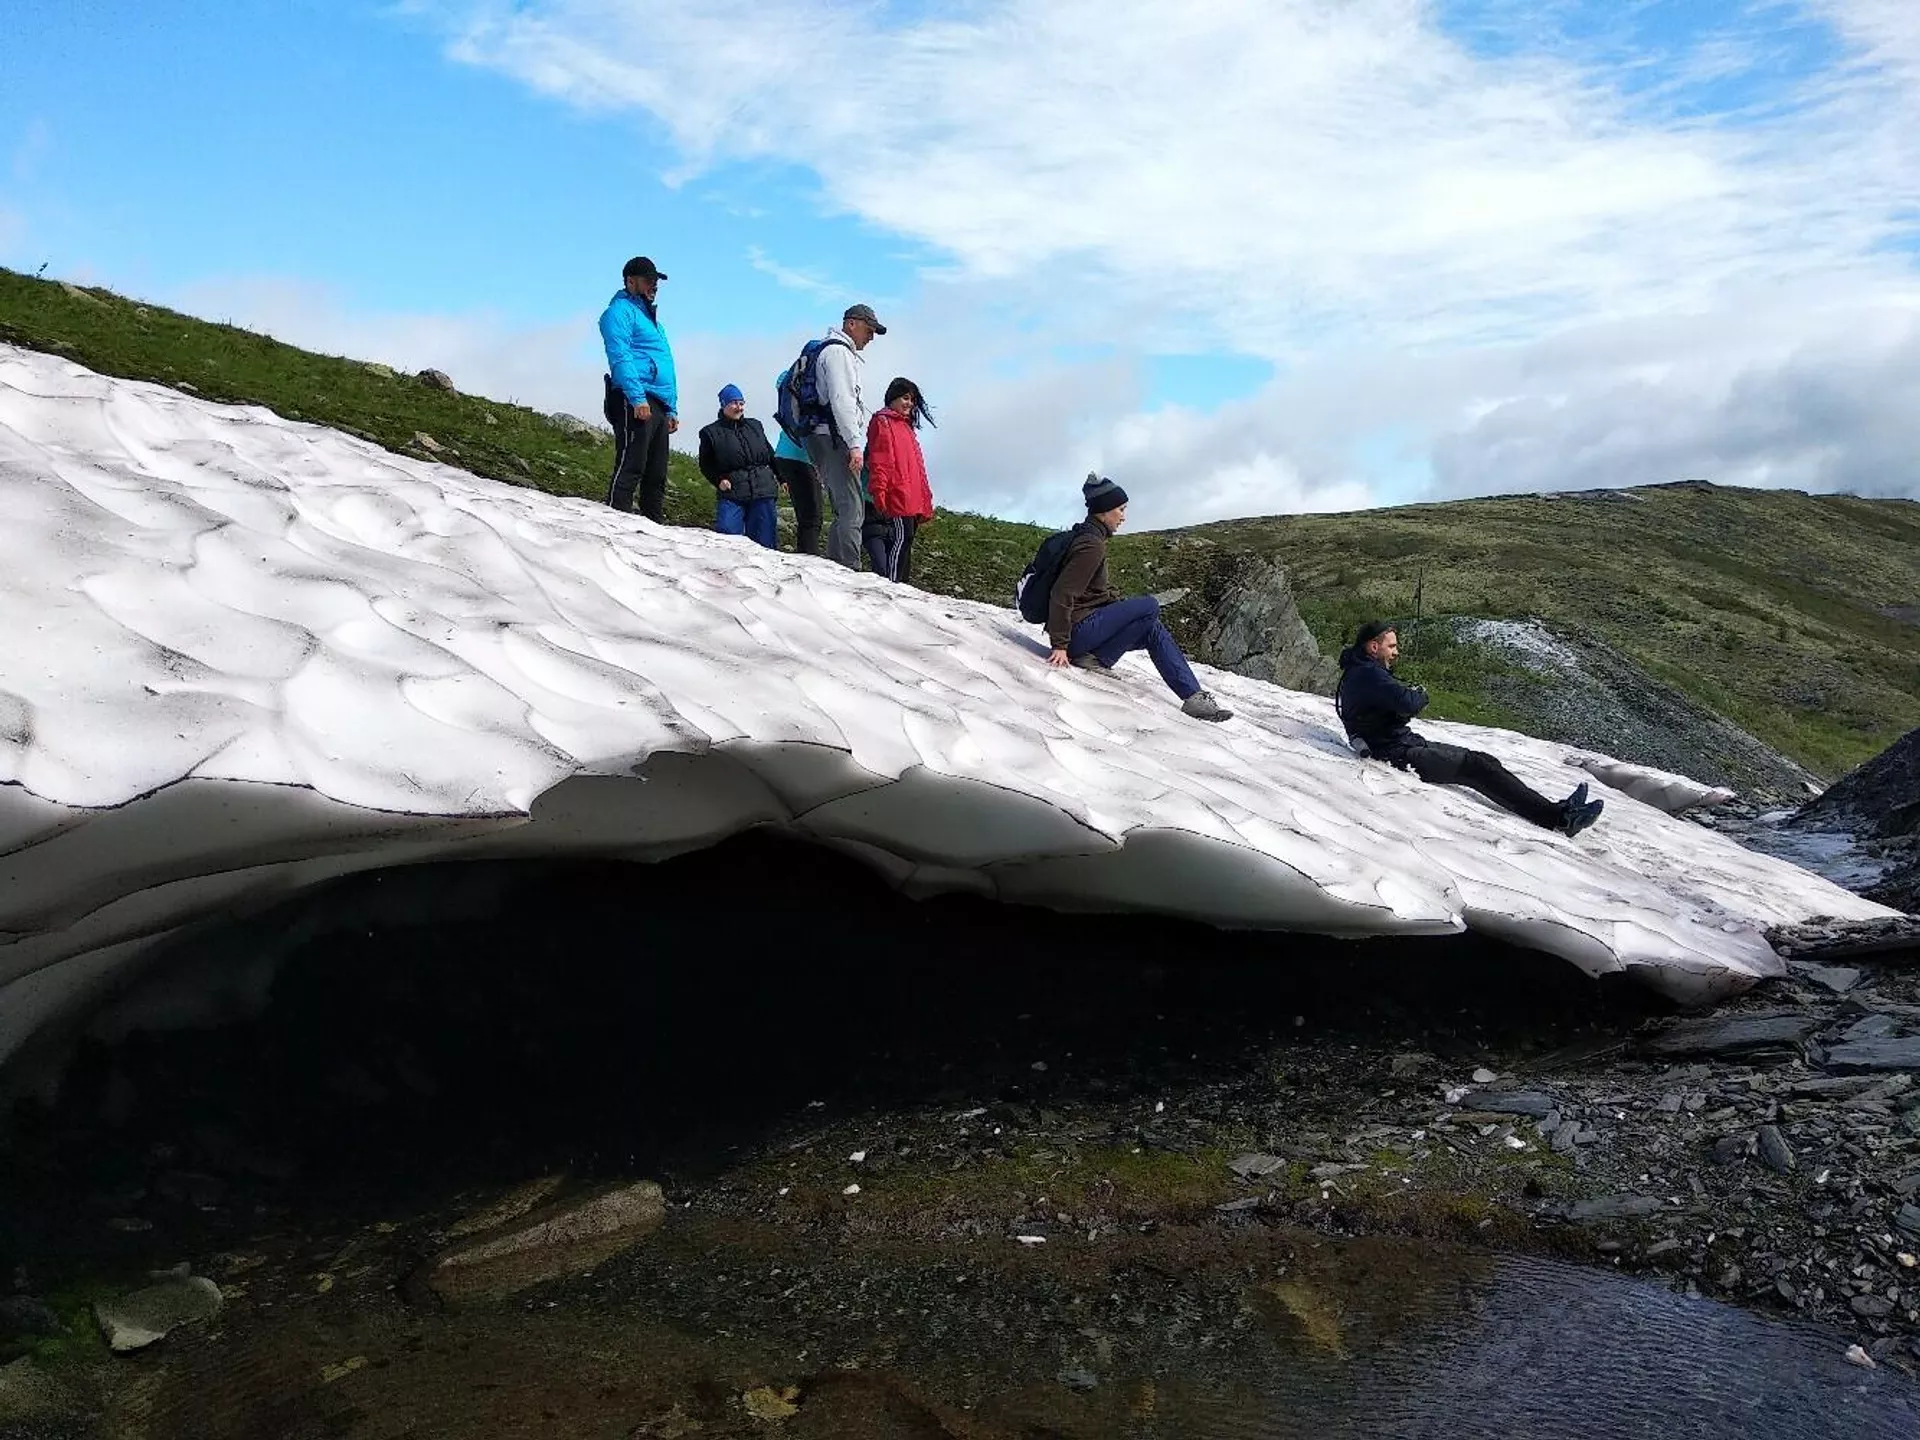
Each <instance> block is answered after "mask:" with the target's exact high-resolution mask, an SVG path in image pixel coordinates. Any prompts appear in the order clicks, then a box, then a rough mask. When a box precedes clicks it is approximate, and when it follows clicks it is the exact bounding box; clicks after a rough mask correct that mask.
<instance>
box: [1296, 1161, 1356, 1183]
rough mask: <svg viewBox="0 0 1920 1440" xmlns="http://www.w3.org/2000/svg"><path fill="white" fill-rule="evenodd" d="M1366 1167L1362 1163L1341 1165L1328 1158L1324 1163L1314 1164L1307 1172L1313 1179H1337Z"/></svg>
mask: <svg viewBox="0 0 1920 1440" xmlns="http://www.w3.org/2000/svg"><path fill="white" fill-rule="evenodd" d="M1366 1168H1367V1167H1366V1166H1364V1165H1341V1164H1338V1163H1336V1162H1334V1161H1331V1160H1329V1161H1327V1162H1326V1163H1325V1164H1324V1165H1316V1166H1314V1167H1313V1168H1312V1169H1311V1170H1309V1171H1308V1172H1307V1174H1308V1176H1309V1177H1310V1178H1312V1179H1314V1180H1338V1179H1339V1178H1340V1177H1341V1176H1342V1175H1351V1174H1352V1173H1353V1172H1354V1171H1356V1170H1364V1169H1366Z"/></svg>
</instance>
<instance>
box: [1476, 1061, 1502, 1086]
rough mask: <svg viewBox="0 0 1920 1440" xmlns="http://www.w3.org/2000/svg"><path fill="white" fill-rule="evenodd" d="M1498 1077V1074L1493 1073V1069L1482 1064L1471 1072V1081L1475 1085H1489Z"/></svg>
mask: <svg viewBox="0 0 1920 1440" xmlns="http://www.w3.org/2000/svg"><path fill="white" fill-rule="evenodd" d="M1499 1078H1500V1077H1499V1076H1498V1075H1496V1074H1494V1073H1493V1071H1491V1070H1489V1069H1487V1068H1486V1067H1485V1066H1484V1065H1483V1066H1481V1067H1480V1068H1479V1069H1478V1070H1476V1071H1474V1072H1473V1083H1474V1084H1476V1085H1491V1084H1493V1082H1494V1081H1496V1080H1498V1079H1499Z"/></svg>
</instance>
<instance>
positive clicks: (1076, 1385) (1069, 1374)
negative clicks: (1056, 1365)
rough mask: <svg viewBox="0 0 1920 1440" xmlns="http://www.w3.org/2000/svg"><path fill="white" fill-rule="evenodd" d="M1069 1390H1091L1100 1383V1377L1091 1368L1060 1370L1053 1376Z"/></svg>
mask: <svg viewBox="0 0 1920 1440" xmlns="http://www.w3.org/2000/svg"><path fill="white" fill-rule="evenodd" d="M1054 1378H1055V1379H1057V1380H1058V1381H1059V1382H1060V1383H1061V1384H1062V1385H1064V1386H1066V1387H1067V1389H1069V1390H1082V1391H1085V1390H1092V1389H1094V1388H1095V1387H1097V1386H1098V1385H1099V1384H1100V1377H1099V1376H1098V1375H1095V1374H1094V1373H1093V1372H1092V1371H1091V1370H1086V1369H1081V1368H1078V1367H1076V1368H1074V1369H1071V1370H1062V1371H1061V1372H1060V1373H1059V1374H1058V1375H1057V1376H1055V1377H1054Z"/></svg>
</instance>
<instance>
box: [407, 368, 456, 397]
mask: <svg viewBox="0 0 1920 1440" xmlns="http://www.w3.org/2000/svg"><path fill="white" fill-rule="evenodd" d="M414 378H415V379H417V380H418V381H419V382H420V383H421V384H422V385H424V386H426V387H427V388H428V389H429V390H444V391H446V393H447V394H449V395H457V394H459V393H460V392H459V391H457V390H455V389H454V388H453V381H452V379H451V378H449V377H448V375H447V372H446V371H444V370H422V371H421V372H420V373H419V374H418V375H417V376H415V377H414Z"/></svg>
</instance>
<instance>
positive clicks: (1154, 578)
mask: <svg viewBox="0 0 1920 1440" xmlns="http://www.w3.org/2000/svg"><path fill="white" fill-rule="evenodd" d="M0 340H5V341H10V342H12V343H14V344H19V345H25V346H29V347H32V348H34V349H39V350H49V351H53V352H55V353H58V354H62V355H66V356H68V357H70V358H72V359H74V360H77V361H79V362H80V363H82V364H84V365H87V366H89V367H91V368H92V369H95V370H99V371H102V372H103V373H106V374H110V375H120V376H127V377H131V378H136V379H146V380H157V381H161V382H163V383H166V384H171V385H182V386H185V387H190V388H191V389H192V390H193V391H195V392H196V393H198V394H200V395H202V396H204V397H206V398H207V399H210V400H226V401H236V402H244V403H248V404H257V405H264V406H266V407H268V408H270V409H272V410H274V411H277V412H278V413H280V414H282V415H286V416H288V417H290V418H295V419H301V420H309V421H313V422H316V423H319V424H324V425H331V426H336V427H338V428H340V429H342V430H347V431H350V432H352V433H354V434H357V435H361V436H364V437H366V438H368V439H371V440H374V441H376V442H378V443H380V444H382V445H386V446H389V447H391V448H393V449H395V450H400V451H403V452H406V453H409V454H414V455H421V456H426V457H428V458H438V459H444V460H446V461H447V462H448V463H451V464H456V465H459V466H461V467H463V468H465V469H468V470H472V471H474V472H476V473H478V474H481V475H488V476H492V477H494V478H495V479H499V480H505V481H510V482H512V483H515V484H525V485H533V486H537V487H538V488H540V489H543V490H548V491H552V492H554V493H557V494H564V495H580V496H586V497H589V498H594V499H598V498H600V497H601V496H603V495H604V494H605V492H606V476H607V473H608V471H609V469H610V468H611V465H612V443H611V441H610V440H609V439H607V438H606V437H605V436H603V435H580V434H576V433H572V432H570V431H569V430H568V429H567V428H566V427H563V426H558V425H555V424H553V423H552V422H551V421H550V420H548V419H547V418H546V417H544V416H542V415H540V414H538V413H536V412H535V411H532V410H530V409H527V408H526V407H524V406H518V405H512V404H506V403H502V402H498V401H493V400H486V399H482V398H479V397H477V396H469V395H447V394H444V393H442V392H440V391H437V390H433V389H430V388H428V387H426V386H423V385H421V384H420V383H418V381H416V380H415V379H413V378H412V377H411V376H406V375H393V374H391V373H390V372H385V371H383V370H382V369H381V368H380V367H375V366H369V365H366V364H362V363H360V362H357V361H354V360H348V359H341V358H336V357H331V356H322V355H314V354H310V353H308V352H306V351H302V350H297V349H295V348H293V347H292V346H289V345H283V344H281V343H279V342H278V341H275V340H271V339H268V338H267V337H265V336H262V335H258V334H255V333H254V332H251V331H248V330H242V329H236V328H234V327H232V326H226V325H217V324H212V323H209V322H206V321H203V320H197V319H194V318H193V317H190V316H186V315H181V314H178V313H175V312H173V311H170V310H166V309H163V308H161V307H159V306H151V305H141V304H139V303H137V302H134V301H131V300H126V299H123V298H121V297H119V296H115V295H112V294H111V293H109V292H106V291H99V290H80V289H77V288H75V287H71V286H67V285H63V284H60V283H57V282H54V281H46V280H39V279H36V278H33V277H30V276H25V275H19V274H15V273H13V272H10V271H6V270H0ZM453 378H454V380H455V382H456V383H457V382H458V381H459V379H460V377H459V376H458V375H456V376H454V377H453ZM596 399H597V397H596V396H594V395H592V394H588V395H583V396H582V397H581V399H580V404H579V407H578V409H579V411H580V412H581V413H584V414H589V415H590V414H591V413H592V411H593V409H594V402H595V401H596ZM422 434H424V435H427V436H430V437H432V439H433V440H434V442H435V443H436V444H437V445H439V446H441V447H443V448H442V449H441V450H440V451H438V452H434V451H430V450H428V449H425V448H423V447H422V446H420V445H419V443H418V442H417V440H416V437H417V436H419V435H422ZM1625 494H1626V497H1627V498H1619V497H1617V496H1616V497H1610V498H1586V497H1563V498H1557V499H1545V498H1541V497H1537V496H1521V497H1506V498H1498V499H1489V500H1467V501H1456V502H1452V503H1449V504H1440V505H1417V506H1405V507H1401V508H1398V509H1391V510H1376V511H1368V512H1365V513H1361V514H1352V515H1311V516H1298V517H1275V518H1269V519H1260V520H1241V521H1231V522H1225V523H1222V524H1217V525H1209V526H1200V527H1195V528H1191V529H1186V530H1177V531H1166V532H1160V533H1149V534H1139V535H1127V536H1123V537H1121V539H1120V541H1119V542H1117V544H1116V546H1115V551H1114V567H1115V570H1116V579H1118V580H1119V582H1120V583H1121V584H1123V585H1125V586H1126V587H1127V588H1129V589H1149V588H1151V589H1163V588H1166V587H1167V586H1170V585H1188V586H1191V587H1193V588H1195V589H1196V590H1198V591H1199V592H1200V593H1201V595H1203V596H1204V595H1207V594H1210V593H1217V591H1218V590H1219V588H1220V586H1221V584H1222V582H1223V580H1224V578H1225V577H1226V576H1227V575H1228V574H1230V572H1231V569H1232V567H1233V564H1234V562H1235V561H1236V559H1237V558H1238V557H1240V556H1242V555H1244V554H1246V553H1248V552H1250V551H1260V552H1272V553H1275V554H1277V555H1278V556H1280V558H1281V559H1283V560H1284V561H1285V563H1286V564H1287V565H1288V567H1289V569H1290V570H1291V572H1292V574H1293V576H1294V581H1295V589H1296V593H1297V595H1298V598H1299V601H1300V606H1301V612H1302V614H1303V615H1305V616H1306V618H1307V621H1308V623H1309V625H1311V626H1312V627H1313V629H1314V631H1315V633H1316V635H1317V636H1318V637H1319V639H1320V641H1321V645H1322V648H1323V649H1327V650H1328V651H1329V653H1331V651H1332V649H1333V648H1334V647H1335V646H1336V645H1337V641H1338V637H1339V635H1340V634H1341V633H1342V631H1344V630H1348V629H1350V628H1351V626H1352V624H1353V623H1354V621H1356V620H1357V619H1359V618H1360V617H1361V616H1363V615H1368V614H1374V613H1382V614H1388V615H1394V616H1407V615H1410V614H1411V613H1412V610H1413V593H1414V589H1415V586H1416V584H1420V586H1421V603H1422V611H1423V613H1424V614H1427V615H1447V614H1466V615H1481V616H1493V617H1520V616H1528V615H1537V616H1539V617H1541V618H1542V619H1544V620H1545V621H1546V622H1547V623H1548V624H1549V625H1550V626H1552V627H1554V628H1557V629H1561V630H1577V631H1585V632H1588V633H1592V634H1595V635H1597V636H1599V637H1600V638H1601V639H1603V640H1606V641H1607V642H1608V643H1610V644H1612V645H1613V646H1614V647H1615V648H1617V649H1619V650H1620V651H1622V652H1624V653H1625V654H1626V655H1628V656H1629V657H1631V658H1632V659H1634V660H1635V661H1637V662H1638V663H1640V664H1641V665H1643V666H1644V667H1645V668H1646V669H1647V670H1648V671H1650V672H1651V673H1652V674H1654V675H1656V676H1658V677H1659V678H1661V679H1663V680H1666V681H1667V682H1669V683H1670V684H1672V685H1674V686H1675V687H1676V688H1678V689H1679V690H1681V691H1682V692H1684V693H1685V694H1687V695H1688V696H1689V697H1690V698H1692V699H1693V700H1695V701H1697V702H1699V703H1702V704H1704V705H1707V706H1709V707H1710V708H1712V709H1715V710H1717V711H1719V712H1720V713H1721V714H1723V715H1725V716H1727V718H1729V719H1731V720H1733V721H1734V722H1735V723H1736V724H1739V725H1741V726H1742V727H1744V728H1745V729H1747V730H1749V731H1751V732H1752V733H1753V734H1755V735H1758V736H1759V737H1761V738H1762V739H1764V740H1766V741H1768V742H1769V743H1771V744H1773V745H1774V746H1776V747H1777V748H1778V749H1780V750H1782V751H1784V752H1785V753H1787V754H1788V755H1791V756H1793V757H1794V758H1795V759H1797V760H1799V761H1800V762H1801V763H1803V764H1805V765H1807V766H1808V767H1809V768H1811V769H1813V770H1816V771H1818V772H1821V773H1824V774H1828V775H1831V774H1835V773H1837V772H1838V771H1840V770H1842V769H1845V768H1846V767H1848V766H1850V765H1852V764H1854V763H1856V762H1858V761H1859V760H1862V759H1864V758H1866V757H1867V756H1868V755H1871V754H1873V753H1874V752H1875V751H1877V750H1878V749H1880V748H1881V747H1882V746H1884V745H1885V744H1887V743H1888V742H1889V741H1891V740H1892V739H1894V738H1895V737H1896V736H1898V735H1899V734H1900V733H1902V732H1903V731H1904V730H1906V729H1909V728H1911V727H1913V726H1914V725H1916V724H1920V626H1916V625H1915V624H1913V623H1911V622H1910V621H1908V620H1903V619H1898V618H1893V617H1892V616H1890V615H1889V614H1887V613H1884V612H1886V611H1888V610H1892V609H1895V608H1897V607H1903V606H1906V607H1912V606H1920V505H1915V504H1912V503H1909V502H1905V501H1880V500H1860V499H1854V498H1851V497H1846V496H1807V495H1802V494H1798V493H1796V492H1790V491H1762V490H1740V489H1730V488H1720V487H1687V486H1677V487H1651V488H1646V489H1641V490H1637V491H1632V492H1625ZM1073 498H1074V497H1073V496H1072V495H1070V494H1069V495H1064V496H1063V504H1062V515H1061V521H1062V523H1065V522H1066V521H1068V520H1070V519H1072V518H1075V517H1074V516H1073V515H1072V513H1071V503H1070V502H1071V501H1072V499H1073ZM712 503H713V502H712V491H711V490H710V489H709V488H708V487H707V485H706V484H705V482H703V481H702V480H701V479H700V478H699V476H698V474H697V473H696V472H695V471H694V468H693V465H692V463H691V461H689V460H688V459H687V458H686V457H684V456H680V455H675V456H674V457H673V461H672V466H671V478H670V488H669V494H668V501H667V511H668V518H669V519H670V520H672V521H674V522H676V523H680V524H699V525H704V524H708V523H710V522H711V520H712ZM783 521H784V523H785V524H787V525H790V524H791V517H790V515H783ZM1044 533H1045V531H1044V530H1042V529H1040V528H1038V527H1035V526H1031V525H1017V524H1011V523H1008V522H1005V521H1000V520H994V519H992V518H989V517H986V516H979V515H968V514H956V513H951V512H945V511H943V512H942V513H941V514H940V516H939V518H938V520H937V521H936V523H935V524H934V525H933V526H932V527H930V528H929V529H928V530H927V531H926V532H925V533H924V535H923V537H922V538H921V539H920V540H919V541H918V542H917V543H916V545H915V567H916V575H915V578H916V581H917V582H918V583H920V584H921V585H923V586H924V587H925V588H927V589H929V590H935V591H940V592H943V593H947V594H955V595H963V596H967V597H970V598H974V599H981V600H989V601H994V602H1000V603H1004V602H1005V601H1006V600H1007V598H1008V597H1009V596H1010V594H1011V590H1012V585H1013V581H1014V579H1015V577H1016V576H1018V574H1019V573H1020V571H1021V569H1022V568H1023V567H1024V566H1025V564H1026V562H1027V560H1028V558H1029V557H1030V556H1031V554H1032V552H1033V548H1034V546H1035V545H1036V544H1037V543H1038V541H1039V539H1040V537H1041V536H1042V535H1043V534H1044ZM1203 614H1204V609H1203V607H1202V605H1201V604H1200V603H1198V602H1197V601H1190V602H1188V604H1186V605H1183V606H1181V607H1179V608H1178V609H1177V610H1176V611H1174V612H1172V616H1171V618H1173V619H1174V620H1175V622H1176V629H1180V630H1183V631H1185V632H1187V633H1184V634H1183V635H1182V638H1183V639H1185V640H1187V641H1188V642H1189V643H1190V644H1192V643H1195V642H1197V640H1198V635H1197V633H1196V632H1197V629H1198V625H1199V621H1200V619H1201V617H1202V616H1203ZM1418 660H1419V665H1420V668H1421V672H1422V678H1423V679H1425V680H1426V681H1427V682H1428V683H1429V684H1430V686H1431V688H1433V689H1434V692H1435V696H1436V713H1440V714H1446V715H1450V716H1453V717H1456V718H1462V719H1479V720H1489V721H1501V720H1506V719H1510V718H1511V717H1507V716H1504V715H1503V714H1502V713H1501V712H1500V711H1499V709H1498V707H1497V706H1495V705H1493V704H1491V703H1490V702H1489V701H1488V700H1487V699H1486V698H1485V696H1484V695H1483V694H1482V693H1481V690H1480V686H1481V683H1482V682H1483V681H1484V680H1485V678H1486V677H1487V676H1488V675H1489V674H1491V673H1494V672H1495V671H1496V670H1497V668H1498V662H1495V661H1491V660H1489V659H1488V658H1486V656H1485V655H1484V653H1483V652H1480V651H1478V650H1476V649H1473V648H1472V647H1466V646H1455V645H1450V644H1448V643H1447V642H1446V641H1445V639H1444V638H1443V637H1442V636H1441V635H1440V634H1439V633H1438V632H1437V631H1436V630H1435V629H1434V628H1433V627H1427V629H1426V630H1425V631H1424V632H1423V636H1422V639H1421V642H1420V646H1419V655H1418Z"/></svg>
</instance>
